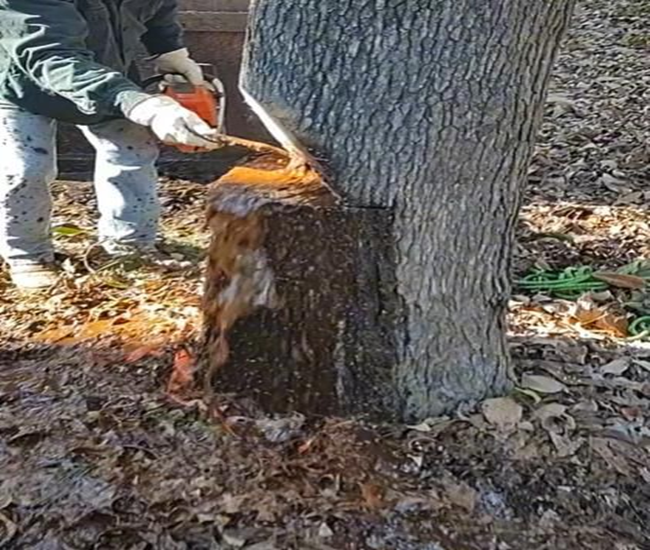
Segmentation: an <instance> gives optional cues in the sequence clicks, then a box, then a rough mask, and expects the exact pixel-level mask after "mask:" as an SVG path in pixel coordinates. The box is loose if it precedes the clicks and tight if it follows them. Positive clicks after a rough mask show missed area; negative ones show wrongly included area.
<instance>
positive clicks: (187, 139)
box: [125, 95, 223, 149]
mask: <svg viewBox="0 0 650 550" xmlns="http://www.w3.org/2000/svg"><path fill="white" fill-rule="evenodd" d="M125 115H126V118H128V119H129V120H130V121H132V122H135V123H136V124H141V125H142V126H148V127H149V128H151V130H152V131H153V133H154V134H155V135H156V136H157V137H158V139H160V140H161V141H162V142H163V143H166V144H168V145H188V146H190V147H200V148H201V149H219V148H220V147H222V146H223V144H222V143H221V142H220V140H219V136H220V134H219V132H217V131H216V130H215V129H214V128H211V127H210V125H209V124H207V123H206V122H204V121H203V120H202V119H201V118H200V117H199V116H198V115H196V114H195V113H193V112H192V111H190V110H189V109H186V108H185V107H183V106H182V105H181V104H180V103H178V101H176V100H174V99H172V98H171V97H167V96H164V95H152V96H151V97H150V98H148V99H145V100H144V101H141V102H140V103H136V105H135V106H134V107H132V108H131V110H130V111H129V112H128V113H126V114H125Z"/></svg>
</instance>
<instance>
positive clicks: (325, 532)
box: [318, 521, 334, 539]
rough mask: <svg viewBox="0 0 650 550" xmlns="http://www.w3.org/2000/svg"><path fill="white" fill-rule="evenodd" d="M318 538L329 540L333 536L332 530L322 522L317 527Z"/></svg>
mask: <svg viewBox="0 0 650 550" xmlns="http://www.w3.org/2000/svg"><path fill="white" fill-rule="evenodd" d="M318 536H319V537H320V538H322V539H329V538H330V537H333V536H334V531H332V528H331V527H330V526H329V525H327V522H325V521H324V522H323V523H321V524H320V526H319V527H318Z"/></svg>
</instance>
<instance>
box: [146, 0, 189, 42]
mask: <svg viewBox="0 0 650 550" xmlns="http://www.w3.org/2000/svg"><path fill="white" fill-rule="evenodd" d="M145 25H146V27H147V32H146V33H145V34H144V36H143V37H142V43H143V44H144V45H145V47H146V48H147V50H148V51H149V53H150V54H151V55H161V54H165V53H169V52H173V51H176V50H180V49H182V48H184V44H183V29H182V28H181V24H180V23H179V21H178V2H177V1H176V0H164V1H163V3H162V5H161V7H160V9H159V10H158V11H157V12H156V13H155V14H154V15H153V17H151V19H149V20H148V21H145Z"/></svg>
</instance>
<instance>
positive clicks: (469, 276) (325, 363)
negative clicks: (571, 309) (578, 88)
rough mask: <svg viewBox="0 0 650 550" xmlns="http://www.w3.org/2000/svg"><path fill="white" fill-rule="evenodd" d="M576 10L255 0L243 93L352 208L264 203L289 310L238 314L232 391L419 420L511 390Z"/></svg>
mask: <svg viewBox="0 0 650 550" xmlns="http://www.w3.org/2000/svg"><path fill="white" fill-rule="evenodd" d="M573 4H574V2H573V1H572V0H535V1H530V0H409V1H408V2H405V1H403V0H376V1H375V0H373V1H370V0H337V1H336V2H324V1H322V0H256V1H255V2H254V3H253V6H252V15H251V20H250V30H249V41H248V47H247V51H246V54H245V63H244V66H245V69H244V74H243V79H242V85H243V87H244V88H245V89H246V90H247V91H248V92H249V93H250V94H251V95H252V96H253V97H255V98H256V99H257V100H258V101H259V102H260V103H262V104H263V105H264V106H265V108H267V109H268V110H269V111H270V112H271V113H272V114H273V115H274V116H275V117H276V118H278V119H279V120H280V121H282V122H283V123H284V125H285V126H287V127H288V128H289V129H291V130H292V131H293V132H294V133H295V135H296V136H297V137H298V139H299V140H300V141H302V142H303V143H304V144H305V145H307V146H309V147H310V148H312V149H313V150H315V151H317V152H318V154H319V156H321V157H322V158H325V159H327V163H328V167H329V170H330V171H331V174H332V175H333V181H332V183H333V185H334V187H335V189H336V191H337V192H338V193H339V194H340V195H341V196H342V197H343V201H344V202H343V204H342V205H339V206H338V207H336V208H332V207H330V208H326V209H322V208H320V207H316V208H313V207H311V206H310V207H302V208H299V209H298V210H296V209H295V208H292V209H290V211H287V209H286V208H279V209H278V208H276V209H271V210H268V209H267V210H265V212H266V214H265V221H264V226H265V227H266V228H267V233H266V235H267V237H266V238H265V239H263V241H264V244H263V245H262V246H263V248H264V250H265V254H266V256H267V257H268V261H269V263H270V264H273V268H272V269H273V271H274V273H275V279H276V289H275V290H276V291H277V292H278V295H279V296H280V297H281V299H284V306H283V307H282V308H280V309H277V310H275V311H270V310H268V309H264V310H261V311H259V312H258V313H257V314H256V315H254V316H253V317H252V318H249V319H248V320H247V321H243V322H242V323H239V324H238V325H237V326H235V328H234V330H233V331H232V334H231V348H232V354H231V357H230V360H229V362H228V364H227V365H226V366H225V367H224V368H223V370H222V372H221V373H220V374H219V375H218V377H217V384H218V385H219V387H220V388H221V389H234V390H236V391H242V392H246V391H248V392H251V393H253V394H254V395H256V396H257V397H258V398H260V399H261V400H262V401H265V402H266V403H267V404H268V405H270V406H272V407H273V408H276V409H287V408H295V407H298V408H302V409H303V410H307V412H314V411H316V412H327V413H332V412H336V413H344V414H348V413H371V414H375V415H380V416H384V417H389V418H392V417H400V418H403V419H406V420H414V419H422V418H426V417H429V416H435V415H439V414H441V413H445V412H448V411H450V410H452V409H454V408H455V407H457V406H458V405H459V404H461V403H464V402H473V401H477V400H480V399H483V398H485V397H487V396H490V395H493V394H496V393H500V392H502V391H504V390H505V389H506V387H507V385H508V376H507V372H508V351H507V346H506V340H505V320H504V319H505V317H504V316H505V309H506V304H507V300H508V296H509V291H510V287H509V268H510V258H511V248H512V243H513V233H514V225H515V220H516V218H517V213H518V209H519V202H520V197H521V191H522V187H523V183H524V180H525V176H526V170H527V166H528V162H529V158H530V155H531V151H532V147H533V142H534V138H535V134H536V131H537V128H538V123H539V120H540V118H541V111H542V106H543V101H544V98H545V94H546V89H547V83H548V80H549V75H550V71H551V67H552V64H553V61H554V58H555V54H556V51H557V48H558V45H559V42H560V39H561V37H562V35H563V32H564V31H565V29H566V27H567V24H568V21H569V18H570V14H571V11H572V8H573ZM216 204H217V203H216V202H214V203H213V206H214V205H216ZM215 208H216V209H217V210H218V208H219V207H218V206H215ZM314 243H318V245H315V244H314ZM218 254H219V250H218V249H216V248H213V250H212V256H215V255H218ZM290 266H293V267H290ZM296 266H298V267H296ZM278 281H279V282H278ZM283 281H284V283H282V282H283ZM208 286H209V287H210V283H208ZM283 286H284V288H282V287H283ZM283 295H284V298H282V297H283ZM213 328H214V322H213V321H210V320H209V319H208V323H207V327H206V330H207V332H208V334H209V333H210V332H211V330H212V329H213ZM212 332H214V331H213V330H212ZM296 342H302V343H303V344H304V347H305V349H309V350H310V351H309V353H308V354H307V356H305V355H304V354H302V355H301V354H299V353H292V352H291V349H293V348H296ZM298 347H299V346H298ZM298 356H300V357H298ZM262 363H263V365H262ZM255 365H257V367H256V366H255ZM260 365H261V366H260ZM253 372H255V373H256V374H250V373H253ZM248 374H250V376H248ZM315 386H318V390H316V389H314V388H315ZM265 395H266V396H267V398H266V399H265V398H264V396H265ZM289 395H293V396H294V398H289V397H288V396H289Z"/></svg>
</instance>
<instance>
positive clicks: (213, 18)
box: [180, 11, 248, 33]
mask: <svg viewBox="0 0 650 550" xmlns="http://www.w3.org/2000/svg"><path fill="white" fill-rule="evenodd" d="M247 18H248V14H247V13H246V12H226V11H222V12H219V11H215V12H212V11H182V12H181V13H180V20H181V24H182V25H183V28H184V29H185V30H186V31H188V32H239V33H243V32H245V31H246V22H247Z"/></svg>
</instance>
